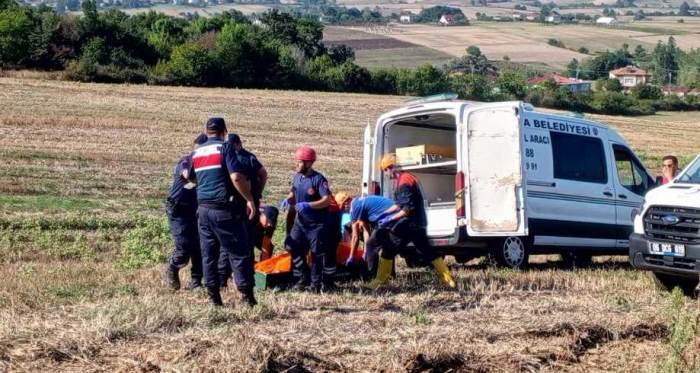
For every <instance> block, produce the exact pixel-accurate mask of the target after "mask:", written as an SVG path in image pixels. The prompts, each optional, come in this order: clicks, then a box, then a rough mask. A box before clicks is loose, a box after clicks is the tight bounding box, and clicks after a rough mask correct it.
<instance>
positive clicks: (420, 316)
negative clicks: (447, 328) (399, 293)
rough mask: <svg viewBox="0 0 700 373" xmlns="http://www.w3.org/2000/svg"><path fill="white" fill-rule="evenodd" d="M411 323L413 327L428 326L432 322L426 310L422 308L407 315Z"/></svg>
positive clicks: (417, 308) (415, 309)
mask: <svg viewBox="0 0 700 373" xmlns="http://www.w3.org/2000/svg"><path fill="white" fill-rule="evenodd" d="M408 317H409V318H410V320H411V323H413V324H415V325H430V324H432V323H433V320H431V319H430V317H429V316H428V310H426V309H425V308H424V307H422V306H421V307H416V308H414V309H412V310H411V311H410V312H409V313H408Z"/></svg>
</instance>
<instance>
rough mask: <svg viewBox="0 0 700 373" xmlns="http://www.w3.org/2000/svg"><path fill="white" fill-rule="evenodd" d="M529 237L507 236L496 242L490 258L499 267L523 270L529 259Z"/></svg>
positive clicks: (530, 244)
mask: <svg viewBox="0 0 700 373" xmlns="http://www.w3.org/2000/svg"><path fill="white" fill-rule="evenodd" d="M531 246H532V242H531V239H530V237H520V236H509V237H503V238H500V239H498V240H496V246H495V247H494V248H493V249H492V254H491V255H492V256H493V258H494V259H495V260H496V264H497V265H498V266H499V267H505V268H513V269H525V268H527V265H528V261H529V258H530V249H531Z"/></svg>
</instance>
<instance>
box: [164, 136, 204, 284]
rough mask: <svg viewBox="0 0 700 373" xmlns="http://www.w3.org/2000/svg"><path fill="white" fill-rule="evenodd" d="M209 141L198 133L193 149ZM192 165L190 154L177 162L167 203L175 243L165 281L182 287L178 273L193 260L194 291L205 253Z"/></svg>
mask: <svg viewBox="0 0 700 373" xmlns="http://www.w3.org/2000/svg"><path fill="white" fill-rule="evenodd" d="M206 141H207V136H206V135H205V134H200V135H199V136H197V138H196V139H195V140H194V145H193V146H194V149H193V150H197V147H198V146H199V145H202V144H204V143H205V142H206ZM190 164H192V154H191V153H190V154H188V155H186V156H184V157H182V158H181V159H180V160H179V161H178V162H177V165H175V172H174V174H173V183H172V185H171V186H170V192H169V193H168V197H167V199H166V203H165V210H166V213H167V214H168V220H169V221H170V233H171V234H172V236H173V242H174V243H175V249H174V250H173V253H172V255H171V256H170V261H169V263H168V268H167V269H166V271H165V280H166V282H167V284H168V286H170V288H171V289H173V290H178V289H179V288H180V276H179V274H178V272H179V271H180V269H181V268H183V267H185V266H186V265H187V262H189V261H191V262H192V268H191V273H192V275H191V280H190V283H189V284H188V285H187V287H186V289H188V290H192V289H195V288H199V287H201V286H202V255H201V252H200V249H199V233H198V232H197V191H196V190H195V189H194V184H193V183H190V181H189V180H188V172H189V168H190Z"/></svg>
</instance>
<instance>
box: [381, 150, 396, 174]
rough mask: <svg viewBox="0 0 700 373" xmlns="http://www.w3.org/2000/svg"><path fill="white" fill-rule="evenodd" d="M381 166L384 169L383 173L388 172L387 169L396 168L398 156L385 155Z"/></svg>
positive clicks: (392, 154)
mask: <svg viewBox="0 0 700 373" xmlns="http://www.w3.org/2000/svg"><path fill="white" fill-rule="evenodd" d="M380 166H381V168H382V171H384V170H386V169H387V168H390V167H394V166H396V154H394V153H386V154H384V157H382V162H381V165H380Z"/></svg>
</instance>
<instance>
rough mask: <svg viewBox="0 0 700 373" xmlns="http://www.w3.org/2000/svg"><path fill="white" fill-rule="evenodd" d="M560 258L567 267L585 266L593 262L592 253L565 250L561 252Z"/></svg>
mask: <svg viewBox="0 0 700 373" xmlns="http://www.w3.org/2000/svg"><path fill="white" fill-rule="evenodd" d="M561 259H562V261H563V262H564V265H565V266H566V267H568V268H587V267H590V266H591V264H592V263H593V255H592V254H590V253H581V252H573V251H565V252H563V253H561Z"/></svg>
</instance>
